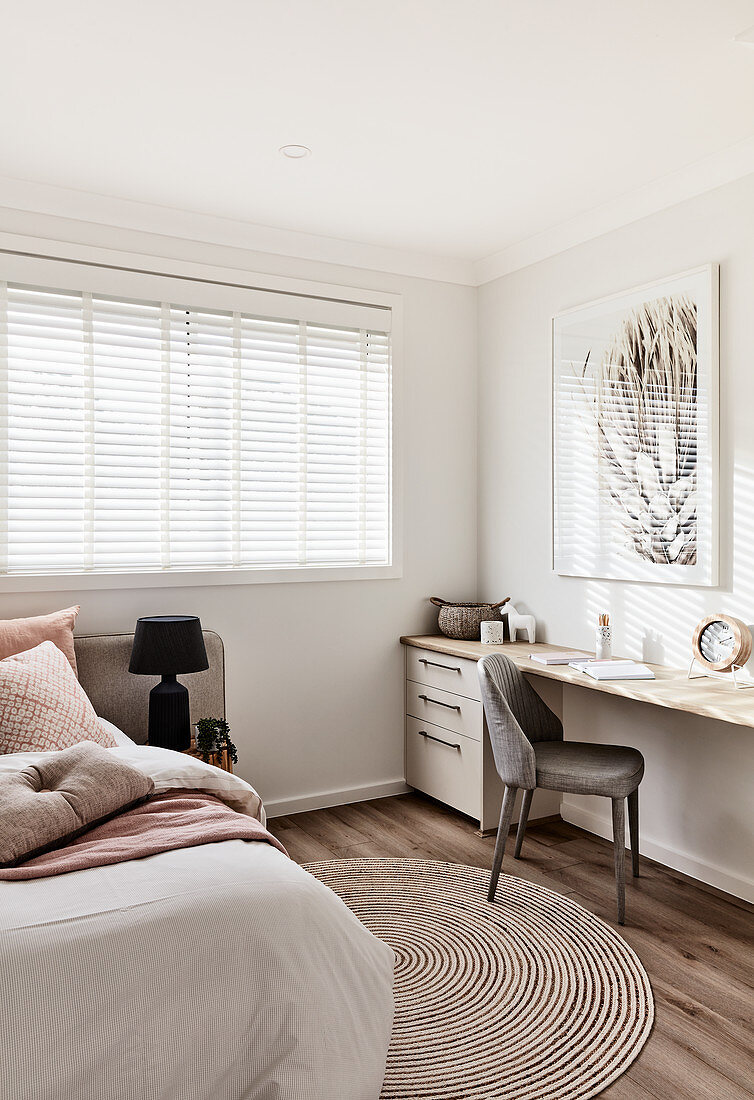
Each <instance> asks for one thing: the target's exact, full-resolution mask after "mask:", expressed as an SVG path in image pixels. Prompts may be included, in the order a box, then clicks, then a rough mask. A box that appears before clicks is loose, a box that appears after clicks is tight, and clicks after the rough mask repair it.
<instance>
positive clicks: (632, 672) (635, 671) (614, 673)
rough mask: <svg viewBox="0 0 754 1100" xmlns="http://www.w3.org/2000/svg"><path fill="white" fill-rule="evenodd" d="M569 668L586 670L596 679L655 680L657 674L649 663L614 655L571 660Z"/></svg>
mask: <svg viewBox="0 0 754 1100" xmlns="http://www.w3.org/2000/svg"><path fill="white" fill-rule="evenodd" d="M568 667H569V668H575V669H576V670H577V671H578V672H585V673H586V675H587V676H591V677H592V679H594V680H654V678H655V674H654V672H652V669H651V668H649V666H648V665H642V664H640V663H639V662H638V661H627V660H626V661H624V660H621V659H620V658H618V657H613V658H611V659H610V660H609V661H596V660H587V661H569V662H568Z"/></svg>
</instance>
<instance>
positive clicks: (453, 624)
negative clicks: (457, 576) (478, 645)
mask: <svg viewBox="0 0 754 1100" xmlns="http://www.w3.org/2000/svg"><path fill="white" fill-rule="evenodd" d="M509 599H510V596H506V597H505V599H504V600H500V601H499V602H498V603H450V602H449V601H448V600H441V599H440V597H439V596H432V597H431V598H430V601H429V602H430V603H433V604H434V605H435V607H439V608H440V614H439V616H438V619H437V625H438V626H439V628H440V630H441V631H442V633H443V634H444V635H445V636H446V637H447V638H460V639H462V640H463V641H464V642H478V641H479V634H480V631H479V626H480V624H481V623H483V622H484V621H485V619H493V618H495V615H494V612H495V611H497V609H498V608H499V607H502V606H503V604H506V603H507V602H508V600H509Z"/></svg>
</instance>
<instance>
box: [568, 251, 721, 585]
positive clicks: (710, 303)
mask: <svg viewBox="0 0 754 1100" xmlns="http://www.w3.org/2000/svg"><path fill="white" fill-rule="evenodd" d="M718 432H719V268H718V265H717V264H706V265H705V266H703V267H698V268H694V269H693V270H691V271H686V272H682V273H681V274H679V275H673V276H670V277H668V278H665V279H660V280H658V281H656V282H653V283H649V284H646V285H644V286H640V287H635V288H633V289H632V290H627V291H622V292H620V293H618V294H613V295H610V296H609V297H606V298H601V299H599V300H597V301H594V302H590V303H588V304H586V305H582V306H578V307H575V308H573V309H569V310H566V311H564V312H562V313H559V314H557V315H556V316H555V317H554V318H553V329H552V508H553V568H554V570H555V572H556V573H559V574H561V575H563V576H576V577H593V578H606V579H613V580H626V581H643V582H650V583H661V584H681V585H699V586H710V587H711V586H714V585H716V584H717V583H718V557H719V548H718V538H719V532H718V480H719V437H718Z"/></svg>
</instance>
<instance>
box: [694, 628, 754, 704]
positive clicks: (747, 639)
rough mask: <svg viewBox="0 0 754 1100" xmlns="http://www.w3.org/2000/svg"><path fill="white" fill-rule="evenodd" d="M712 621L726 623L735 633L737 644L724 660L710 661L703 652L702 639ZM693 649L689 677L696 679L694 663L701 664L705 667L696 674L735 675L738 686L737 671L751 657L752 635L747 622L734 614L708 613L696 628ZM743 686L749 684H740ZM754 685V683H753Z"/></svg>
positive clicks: (734, 679)
mask: <svg viewBox="0 0 754 1100" xmlns="http://www.w3.org/2000/svg"><path fill="white" fill-rule="evenodd" d="M712 623H725V624H726V626H727V627H728V628H729V629H730V631H731V633H732V634H733V638H734V641H735V645H734V647H733V651H732V652H731V654H730V655H729V656H728V657H726V658H725V659H724V660H722V661H709V660H707V658H706V657H705V656H704V654H703V653H702V647H701V639H702V634H703V633H704V631H705V630H706V629H707V627H708V626H711V625H712ZM691 649H692V652H693V657H692V659H691V666H690V668H689V679H694V678H695V676H694V673H693V669H694V665H695V664H699V665H701V666H702V668H703V669H704V671H703V672H701V673H699V672H698V673H696V674H695V675H696V676H714V675H718V676H720V675H723V676H724V675H728V674H730V675H731V676H732V677H733V683H734V684H735V685H736V687H738V686H739V684H738V681H737V680H736V672H740V671H741V669H742V668H743V667H744V665H745V664H746V662H747V661H748V660H749V658H750V657H751V651H752V637H751V631H750V630H749V628H748V626H747V625H746V623H744V622H742V621H741V619H736V618H734V617H733V616H732V615H723V614H721V613H717V614H715V615H706V616H705V617H704V618H703V619H701V620H700V622H698V623H697V625H696V629H695V630H694V637H693V639H692V642H691ZM740 686H742V687H744V686H749V685H743V684H742V685H740ZM752 686H754V685H752Z"/></svg>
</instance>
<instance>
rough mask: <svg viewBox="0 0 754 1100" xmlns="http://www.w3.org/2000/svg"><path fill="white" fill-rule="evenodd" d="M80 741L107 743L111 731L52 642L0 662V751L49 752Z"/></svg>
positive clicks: (109, 742)
mask: <svg viewBox="0 0 754 1100" xmlns="http://www.w3.org/2000/svg"><path fill="white" fill-rule="evenodd" d="M78 741H96V742H97V743H98V744H100V745H105V746H107V747H108V748H111V747H112V746H114V745H115V744H116V741H115V738H114V737H113V736H112V734H111V733H108V731H107V730H106V729H105V728H104V727H103V726H101V725H100V723H99V720H98V718H97V715H96V714H95V713H94V707H93V706H92V704H91V703H90V702H89V699H88V698H87V696H86V692H85V691H84V689H83V688H82V687H81V685H80V684H79V682H78V680H77V679H76V677H75V676H74V674H73V672H72V670H71V666H70V665H69V663H68V660H67V658H66V657H64V656H63V654H62V653H61V652H60V650H59V649H58V648H57V646H56V645H54V644H53V643H52V642H42V643H41V645H38V646H35V647H34V649H30V650H28V651H27V652H26V653H17V654H16V655H15V656H13V657H6V658H5V660H4V661H0V753H7V752H34V751H35V750H37V751H42V752H51V751H53V750H55V749H65V748H67V747H68V746H69V745H75V744H76V743H77V742H78Z"/></svg>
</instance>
